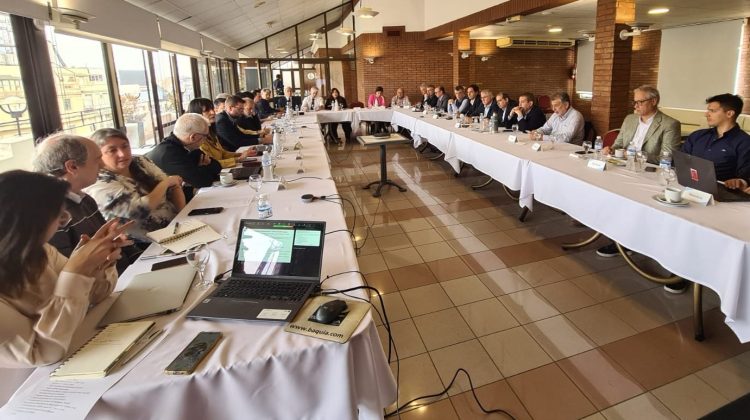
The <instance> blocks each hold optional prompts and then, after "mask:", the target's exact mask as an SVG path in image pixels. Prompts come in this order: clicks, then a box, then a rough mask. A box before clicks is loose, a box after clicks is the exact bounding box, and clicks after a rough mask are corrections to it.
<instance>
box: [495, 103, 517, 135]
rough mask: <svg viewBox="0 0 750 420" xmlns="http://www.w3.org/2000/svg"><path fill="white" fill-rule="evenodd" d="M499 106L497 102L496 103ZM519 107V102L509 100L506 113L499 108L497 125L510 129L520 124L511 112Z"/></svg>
mask: <svg viewBox="0 0 750 420" xmlns="http://www.w3.org/2000/svg"><path fill="white" fill-rule="evenodd" d="M495 104H497V102H495ZM517 106H518V102H516V101H514V100H513V99H510V100H508V105H506V106H505V111H503V110H502V109H501V108H500V105H498V106H497V109H498V111H497V125H498V127H503V128H510V127H511V126H512V125H513V124H515V123H517V122H518V117H517V116H516V114H512V113H511V112H510V111H511V110H512V109H513V108H515V107H517Z"/></svg>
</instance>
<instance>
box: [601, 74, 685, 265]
mask: <svg viewBox="0 0 750 420" xmlns="http://www.w3.org/2000/svg"><path fill="white" fill-rule="evenodd" d="M633 108H634V113H633V114H630V115H628V116H627V117H625V121H623V122H622V128H620V133H619V134H618V135H617V139H615V143H614V144H613V145H612V149H627V148H628V146H629V145H630V143H633V145H635V148H636V149H637V150H644V151H646V153H647V154H648V161H649V163H653V164H658V163H659V159H660V157H661V153H662V152H669V153H672V152H673V151H675V150H679V148H680V142H681V141H682V140H681V134H680V133H681V130H680V122H679V121H677V120H675V119H674V118H672V117H670V116H669V115H666V114H664V113H663V112H661V111H659V91H658V90H656V88H654V87H653V86H648V85H643V86H640V87H638V88H636V89H635V90H634V91H633ZM602 152H603V153H604V154H610V153H611V152H612V151H611V150H610V148H609V147H605V148H604V149H602ZM614 251H615V253H617V249H615V250H614Z"/></svg>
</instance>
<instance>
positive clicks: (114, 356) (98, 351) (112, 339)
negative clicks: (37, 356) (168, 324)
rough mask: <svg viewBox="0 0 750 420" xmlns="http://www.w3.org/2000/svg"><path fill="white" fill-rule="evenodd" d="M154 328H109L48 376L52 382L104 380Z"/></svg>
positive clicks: (147, 323)
mask: <svg viewBox="0 0 750 420" xmlns="http://www.w3.org/2000/svg"><path fill="white" fill-rule="evenodd" d="M153 327H154V321H136V322H121V323H115V324H110V325H108V326H107V328H105V329H103V330H101V331H99V333H98V334H96V335H95V336H94V337H93V338H92V339H91V340H89V341H88V342H87V343H86V344H84V345H83V347H81V348H80V349H78V351H76V352H75V353H73V355H72V356H70V357H69V358H68V359H67V360H65V361H64V362H63V363H62V364H61V365H60V366H58V367H57V369H55V370H54V372H52V373H51V374H50V377H51V378H52V379H86V378H103V377H105V376H107V374H108V373H109V372H110V371H112V370H113V369H114V368H115V367H116V366H117V365H118V362H119V361H121V360H123V357H125V356H126V355H127V354H128V352H129V351H130V350H131V349H133V348H134V347H137V344H138V343H139V342H140V341H141V339H142V338H144V337H148V332H149V331H150V330H151V329H152V328H153Z"/></svg>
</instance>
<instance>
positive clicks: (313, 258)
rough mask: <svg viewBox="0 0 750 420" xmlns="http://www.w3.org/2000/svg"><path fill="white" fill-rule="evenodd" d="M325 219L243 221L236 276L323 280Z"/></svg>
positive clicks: (233, 270)
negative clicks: (321, 270)
mask: <svg viewBox="0 0 750 420" xmlns="http://www.w3.org/2000/svg"><path fill="white" fill-rule="evenodd" d="M325 230H326V224H325V222H315V221H312V222H311V221H296V220H268V219H265V220H255V219H244V220H242V221H241V222H240V229H239V233H238V236H237V247H236V249H235V254H234V265H233V267H232V276H236V277H246V276H252V277H258V276H262V277H268V278H286V279H290V278H293V279H299V280H306V279H309V280H316V281H317V280H319V279H320V269H321V266H322V263H323V242H324V238H325Z"/></svg>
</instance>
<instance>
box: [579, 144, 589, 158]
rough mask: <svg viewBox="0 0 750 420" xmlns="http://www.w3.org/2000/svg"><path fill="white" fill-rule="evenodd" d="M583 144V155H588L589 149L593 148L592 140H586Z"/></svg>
mask: <svg viewBox="0 0 750 420" xmlns="http://www.w3.org/2000/svg"><path fill="white" fill-rule="evenodd" d="M581 145H582V146H583V156H585V157H588V154H589V150H591V142H590V141H584V142H583V144H581Z"/></svg>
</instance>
